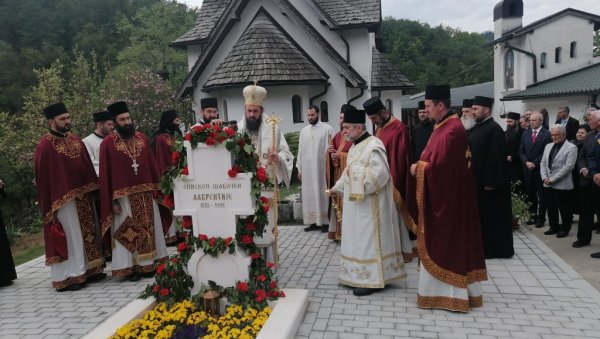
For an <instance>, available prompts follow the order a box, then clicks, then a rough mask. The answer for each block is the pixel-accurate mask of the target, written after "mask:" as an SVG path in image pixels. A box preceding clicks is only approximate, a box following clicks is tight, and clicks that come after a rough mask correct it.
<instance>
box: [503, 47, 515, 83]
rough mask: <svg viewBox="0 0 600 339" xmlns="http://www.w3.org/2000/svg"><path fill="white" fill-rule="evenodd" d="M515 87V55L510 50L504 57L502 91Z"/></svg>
mask: <svg viewBox="0 0 600 339" xmlns="http://www.w3.org/2000/svg"><path fill="white" fill-rule="evenodd" d="M514 87H515V54H514V52H513V51H512V49H511V50H508V52H506V55H505V56H504V89H510V88H514Z"/></svg>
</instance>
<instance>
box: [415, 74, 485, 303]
mask: <svg viewBox="0 0 600 339" xmlns="http://www.w3.org/2000/svg"><path fill="white" fill-rule="evenodd" d="M425 107H426V108H427V110H428V111H429V115H430V116H431V118H432V119H434V120H435V121H436V125H435V127H434V130H433V133H432V134H431V138H430V139H429V143H428V144H427V146H426V147H425V150H423V153H422V154H421V159H420V160H419V161H418V162H417V163H416V164H414V165H413V166H412V167H411V172H412V173H413V174H416V177H417V202H418V205H419V222H418V232H417V246H418V250H419V258H420V261H421V263H420V270H419V287H418V298H417V303H418V306H419V307H421V308H439V309H445V310H450V311H458V312H467V311H469V310H470V308H471V307H479V306H481V305H482V304H483V299H482V290H481V284H480V281H483V280H487V271H486V267H485V258H484V252H483V243H482V237H481V228H480V227H479V213H478V209H477V198H476V191H475V180H474V178H473V173H472V170H471V154H470V151H469V147H468V144H467V133H466V131H465V129H464V127H463V126H462V123H461V122H460V119H459V118H458V116H457V115H456V114H453V113H452V112H450V111H449V107H450V87H449V86H447V85H443V86H427V87H426V91H425Z"/></svg>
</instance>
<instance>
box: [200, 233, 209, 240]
mask: <svg viewBox="0 0 600 339" xmlns="http://www.w3.org/2000/svg"><path fill="white" fill-rule="evenodd" d="M198 239H200V240H202V241H204V240H208V237H207V236H206V234H200V235H199V236H198Z"/></svg>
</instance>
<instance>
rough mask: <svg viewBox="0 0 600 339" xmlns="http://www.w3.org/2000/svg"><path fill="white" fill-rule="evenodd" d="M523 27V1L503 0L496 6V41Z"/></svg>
mask: <svg viewBox="0 0 600 339" xmlns="http://www.w3.org/2000/svg"><path fill="white" fill-rule="evenodd" d="M522 26H523V1H522V0H503V1H500V2H499V3H497V4H496V6H494V39H498V38H500V37H502V36H503V35H504V34H505V33H506V32H508V31H511V30H513V29H515V28H519V27H522Z"/></svg>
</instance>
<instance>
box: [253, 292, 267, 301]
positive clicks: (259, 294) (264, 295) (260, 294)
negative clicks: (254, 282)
mask: <svg viewBox="0 0 600 339" xmlns="http://www.w3.org/2000/svg"><path fill="white" fill-rule="evenodd" d="M255 294H256V298H254V300H256V301H257V302H261V301H264V300H265V299H267V293H266V292H265V291H264V290H256V292H255Z"/></svg>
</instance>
